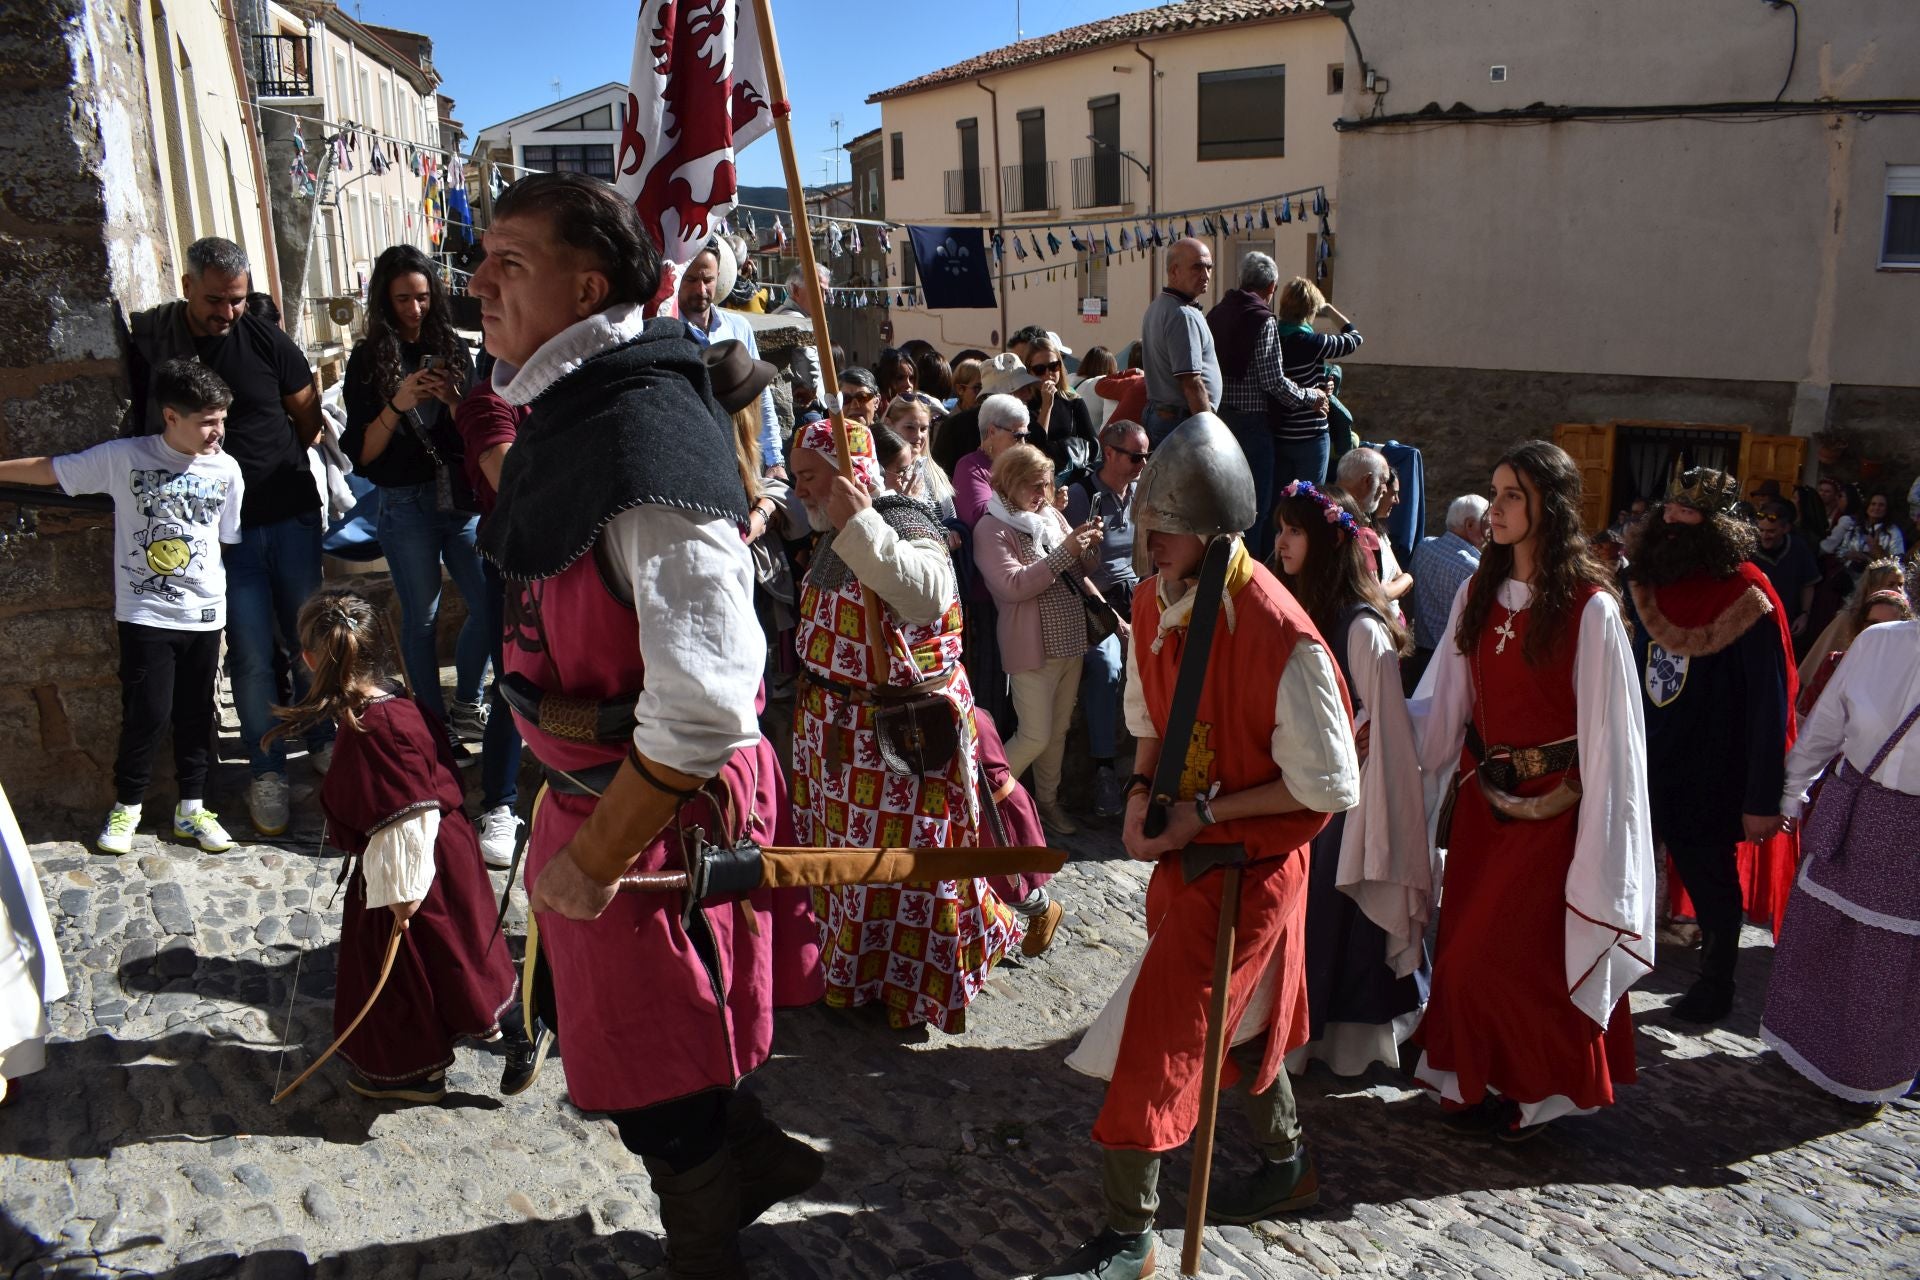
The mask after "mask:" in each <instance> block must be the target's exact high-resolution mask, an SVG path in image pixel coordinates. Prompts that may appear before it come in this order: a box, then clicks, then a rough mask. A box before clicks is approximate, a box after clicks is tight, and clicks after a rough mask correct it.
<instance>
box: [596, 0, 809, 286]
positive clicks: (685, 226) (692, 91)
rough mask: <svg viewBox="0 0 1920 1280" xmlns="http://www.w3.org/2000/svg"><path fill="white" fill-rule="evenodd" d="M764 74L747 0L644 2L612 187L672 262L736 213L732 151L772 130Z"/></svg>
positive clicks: (690, 254) (683, 257)
mask: <svg viewBox="0 0 1920 1280" xmlns="http://www.w3.org/2000/svg"><path fill="white" fill-rule="evenodd" d="M765 68H766V62H765V60H764V59H763V58H762V56H761V53H760V32H759V22H758V20H757V19H756V18H755V15H754V8H753V5H752V3H751V0H747V2H745V3H742V0H641V4H640V25H639V29H638V30H637V31H636V32H635V34H634V38H633V74H632V76H631V77H630V78H629V80H628V82H627V110H626V119H625V121H624V123H623V125H622V128H621V136H620V150H619V155H618V157H617V158H616V162H615V166H614V168H615V179H614V182H615V185H616V186H617V187H618V188H619V189H620V191H621V193H622V194H623V195H626V196H628V197H629V198H630V199H632V201H633V203H634V207H635V208H636V209H638V210H639V211H640V217H641V220H642V221H643V222H645V223H646V224H647V228H648V230H650V231H652V232H653V234H654V235H655V236H656V237H657V238H658V239H659V242H660V248H661V252H662V254H663V255H664V256H665V257H666V259H667V260H668V261H669V262H673V263H684V262H686V261H687V260H688V259H690V258H692V257H693V255H694V253H695V252H696V251H698V249H699V248H700V246H701V245H702V244H704V243H706V240H707V238H708V237H709V236H711V235H712V234H713V233H714V231H715V230H717V229H718V227H719V225H720V221H721V219H723V218H725V217H726V216H727V213H728V211H729V210H731V209H732V208H733V205H734V201H735V199H736V198H737V196H738V193H739V180H738V178H737V176H736V174H735V172H734V167H733V156H734V152H736V151H738V150H739V149H740V148H742V147H744V146H746V145H747V144H748V143H750V142H752V141H753V140H754V139H755V138H758V137H759V136H760V135H762V134H764V133H765V132H767V130H769V129H771V128H772V127H773V112H772V109H771V107H770V106H769V104H768V103H767V100H766V94H765V87H766V83H767V78H766V69H765Z"/></svg>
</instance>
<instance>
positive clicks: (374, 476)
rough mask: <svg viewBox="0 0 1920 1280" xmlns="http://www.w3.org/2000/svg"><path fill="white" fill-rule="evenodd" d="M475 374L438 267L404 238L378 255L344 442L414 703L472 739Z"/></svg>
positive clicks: (480, 584) (479, 639)
mask: <svg viewBox="0 0 1920 1280" xmlns="http://www.w3.org/2000/svg"><path fill="white" fill-rule="evenodd" d="M472 372H473V362H472V358H471V357H470V356H469V355H468V354H467V348H466V343H465V342H464V341H462V340H461V338H460V336H459V335H458V334H457V333H455V332H454V329H453V322H452V319H451V317H450V315H449V313H448V309H447V295H446V288H445V286H444V285H442V284H441V282H440V277H439V275H438V274H437V272H436V269H435V267H434V264H433V263H432V262H431V261H430V260H429V259H428V258H427V256H426V255H425V254H423V253H421V252H420V251H419V250H418V249H416V248H414V247H413V246H412V245H404V244H403V245H395V246H394V247H393V248H391V249H388V250H387V251H386V252H385V253H383V254H381V255H380V257H379V258H378V259H377V260H376V261H375V262H374V264H373V279H372V280H371V281H369V282H368V285H367V336H366V337H365V338H363V339H362V340H361V341H360V343H359V344H358V345H357V346H355V347H354V349H353V354H352V355H351V356H349V357H348V359H347V373H346V385H345V401H346V410H347V430H346V434H345V435H344V436H343V437H342V439H341V442H340V444H341V448H342V449H343V450H344V451H345V452H346V454H347V456H348V457H349V458H352V459H353V465H354V466H355V467H357V468H358V469H359V471H360V474H362V475H364V476H365V477H366V478H367V479H369V480H371V481H372V482H373V483H374V484H376V485H378V486H379V488H380V522H379V526H378V528H379V535H380V547H381V550H382V551H383V552H384V553H385V555H386V559H387V566H388V568H389V570H390V571H391V572H392V574H393V587H394V593H395V595H397V596H398V597H399V601H400V651H401V657H402V659H403V661H404V663H405V665H406V669H407V680H408V682H409V683H410V684H411V685H412V686H413V689H414V697H415V699H416V700H417V701H418V702H419V703H420V705H421V706H422V707H424V708H426V709H428V710H429V711H431V712H432V713H433V714H434V716H435V717H437V718H438V719H440V720H441V721H442V722H445V723H447V724H448V725H449V727H450V735H451V736H454V737H455V738H456V741H457V738H458V737H460V736H464V737H468V738H477V737H478V736H479V735H480V733H481V731H482V730H483V729H484V728H485V727H486V722H487V717H486V710H485V708H484V706H483V704H482V703H481V700H480V690H481V680H482V678H483V677H484V676H485V675H486V667H487V650H488V644H487V635H486V629H485V627H484V626H483V625H482V623H481V621H480V619H481V617H482V616H483V615H484V613H485V607H484V606H485V600H486V580H485V577H484V576H483V575H482V573H481V569H480V555H479V553H478V552H477V551H476V550H475V549H474V538H475V536H476V533H477V532H478V529H479V523H480V517H479V515H478V510H479V508H478V504H477V503H476V502H475V500H474V497H473V492H472V489H471V487H470V486H469V484H468V482H467V478H466V469H465V465H464V460H463V458H462V451H461V444H460V435H459V432H458V431H456V430H455V429H454V425H453V410H454V409H455V408H456V407H457V406H458V405H459V404H460V399H461V396H462V394H463V393H464V392H465V390H466V387H467V382H468V380H469V378H471V376H472ZM443 564H444V565H445V566H446V569H447V572H448V574H450V575H451V576H452V578H453V581H454V585H455V586H456V587H458V588H459V590H460V594H461V595H462V596H463V597H464V598H465V599H466V601H467V606H468V611H467V622H466V625H465V626H464V627H462V628H461V630H460V638H459V641H458V644H457V646H456V648H455V651H454V678H455V687H454V705H453V712H452V715H451V716H449V715H448V712H447V704H446V698H445V696H444V695H443V694H442V692H441V689H440V664H439V659H438V657H437V656H436V654H435V651H434V636H435V632H436V629H437V627H438V624H439V621H440V568H441V566H442V565H443ZM460 754H461V752H460V751H459V750H458V749H456V751H455V755H456V756H458V755H460Z"/></svg>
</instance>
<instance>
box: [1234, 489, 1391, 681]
mask: <svg viewBox="0 0 1920 1280" xmlns="http://www.w3.org/2000/svg"><path fill="white" fill-rule="evenodd" d="M1326 496H1327V497H1328V498H1330V499H1332V500H1333V502H1335V503H1336V504H1338V505H1339V506H1340V508H1341V509H1342V510H1344V511H1345V512H1346V513H1347V514H1348V515H1350V516H1352V517H1353V518H1354V519H1355V520H1358V519H1359V518H1360V506H1359V504H1358V503H1356V502H1354V500H1353V499H1352V497H1350V496H1349V495H1347V494H1344V493H1340V494H1327V495H1326ZM1273 519H1274V525H1275V527H1276V528H1278V527H1279V526H1281V525H1287V526H1291V527H1292V528H1295V529H1300V530H1302V531H1304V532H1305V533H1306V535H1307V559H1306V562H1305V563H1304V564H1302V565H1301V566H1300V572H1299V573H1297V574H1290V573H1288V572H1287V571H1286V570H1284V569H1282V568H1281V567H1280V551H1279V548H1278V547H1275V548H1274V552H1273V558H1272V559H1271V560H1270V561H1269V562H1268V567H1269V568H1271V569H1272V570H1273V573H1274V576H1275V577H1277V578H1279V579H1280V581H1281V583H1282V584H1284V585H1285V586H1286V588H1287V590H1289V591H1291V592H1293V597H1294V599H1296V600H1298V601H1299V602H1300V607H1301V608H1302V609H1305V610H1306V611H1307V616H1308V617H1309V618H1312V619H1313V625H1314V626H1316V627H1318V628H1319V629H1320V634H1321V636H1322V637H1323V638H1325V640H1326V641H1327V643H1328V644H1338V645H1341V646H1343V647H1344V645H1345V644H1346V637H1344V636H1336V635H1334V634H1333V631H1334V628H1335V627H1336V626H1337V625H1338V623H1339V621H1340V615H1341V613H1343V612H1345V610H1346V609H1347V607H1348V606H1349V605H1353V604H1364V605H1366V606H1367V607H1369V608H1370V609H1372V610H1373V611H1374V613H1376V614H1378V615H1379V618H1380V621H1381V623H1382V625H1384V626H1385V627H1386V629H1387V636H1388V638H1389V639H1390V640H1391V641H1392V643H1393V648H1394V651H1395V652H1396V653H1398V654H1399V655H1400V656H1401V657H1403V658H1404V657H1406V656H1407V655H1408V654H1410V653H1412V652H1413V637H1412V636H1410V635H1408V634H1407V629H1406V628H1405V627H1403V626H1401V625H1400V624H1399V623H1397V622H1395V621H1394V620H1393V609H1392V606H1390V605H1389V604H1388V603H1387V593H1386V591H1385V590H1384V589H1383V588H1382V587H1381V585H1380V579H1379V577H1378V576H1377V575H1376V574H1375V573H1374V571H1373V566H1372V564H1371V563H1369V561H1368V557H1367V550H1366V548H1365V547H1363V546H1361V545H1360V540H1359V539H1358V538H1355V537H1353V536H1352V535H1351V534H1349V533H1347V531H1346V530H1345V529H1344V528H1343V527H1342V526H1341V525H1340V524H1338V523H1335V522H1332V521H1329V520H1328V519H1327V509H1326V508H1325V507H1323V506H1321V505H1320V504H1319V503H1318V502H1316V501H1314V500H1313V499H1312V498H1311V497H1308V496H1307V495H1306V494H1304V493H1302V494H1298V495H1296V496H1294V497H1291V498H1289V497H1286V496H1284V495H1283V496H1282V497H1281V498H1280V500H1279V502H1277V503H1275V504H1274V510H1273Z"/></svg>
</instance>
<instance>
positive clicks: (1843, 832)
mask: <svg viewBox="0 0 1920 1280" xmlns="http://www.w3.org/2000/svg"><path fill="white" fill-rule="evenodd" d="M1917 721H1920V622H1890V623H1883V624H1881V625H1879V626H1875V627H1869V628H1868V629H1867V630H1865V631H1863V632H1862V633H1861V634H1860V637H1859V639H1857V640H1855V641H1854V643H1853V647H1852V648H1851V649H1849V650H1848V652H1847V656H1846V657H1845V658H1844V659H1843V660H1842V661H1841V663H1840V666H1839V667H1838V669H1837V670H1835V672H1834V675H1833V680H1832V682H1831V683H1830V684H1829V685H1828V686H1827V689H1826V692H1825V693H1824V694H1823V695H1822V696H1821V698H1820V702H1819V704H1818V705H1817V706H1816V707H1815V708H1814V712H1813V715H1812V716H1811V717H1809V718H1808V720H1807V721H1806V723H1805V724H1803V725H1802V726H1801V729H1800V738H1799V741H1798V742H1796V743H1795V744H1794V748H1793V751H1792V752H1791V753H1790V754H1789V755H1788V757H1787V782H1786V790H1785V795H1784V796H1783V798H1782V801H1781V812H1782V813H1785V814H1787V815H1788V816H1789V817H1797V816H1798V814H1799V811H1800V807H1801V804H1802V803H1803V801H1804V799H1805V796H1806V791H1807V786H1808V784H1809V783H1810V782H1812V780H1813V779H1814V778H1815V777H1816V776H1817V775H1819V774H1821V773H1822V772H1823V771H1824V773H1825V777H1826V780H1825V782H1824V783H1823V784H1822V786H1821V788H1820V796H1819V800H1818V802H1817V803H1816V804H1815V805H1814V806H1813V809H1812V811H1811V813H1809V815H1808V816H1807V819H1806V823H1805V830H1804V833H1803V835H1802V838H1801V847H1802V850H1803V853H1804V861H1803V862H1802V864H1801V870H1800V877H1799V880H1798V881H1797V882H1796V883H1795V885H1794V889H1793V897H1792V899H1791V901H1789V903H1788V904H1787V917H1786V921H1785V923H1784V924H1783V925H1782V927H1781V931H1780V942H1779V945H1778V948H1777V949H1776V950H1775V952H1774V961H1773V984H1772V987H1771V988H1770V989H1769V990H1768V992H1767V1012H1766V1017H1765V1018H1764V1020H1763V1022H1762V1024H1761V1030H1760V1035H1761V1038H1762V1039H1764V1040H1765V1041H1766V1042H1767V1044H1768V1045H1769V1046H1771V1047H1772V1048H1773V1049H1774V1051H1775V1052H1777V1053H1778V1054H1779V1055H1780V1056H1781V1057H1782V1058H1784V1059H1785V1060H1786V1062H1787V1063H1788V1065H1790V1066H1792V1067H1793V1068H1794V1070H1796V1071H1798V1072H1799V1073H1800V1074H1801V1075H1803V1076H1805V1077H1807V1079H1809V1080H1811V1081H1813V1082H1814V1083H1815V1084H1817V1085H1819V1086H1820V1087H1821V1088H1822V1089H1825V1090H1826V1091H1827V1092H1828V1093H1831V1094H1834V1095H1836V1096H1838V1097H1840V1098H1844V1099H1846V1100H1847V1101H1849V1102H1855V1103H1861V1104H1864V1105H1867V1106H1878V1105H1880V1104H1883V1103H1886V1102H1890V1101H1892V1100H1894V1099H1896V1098H1900V1097H1904V1096H1905V1095H1906V1094H1907V1093H1909V1092H1911V1091H1912V1089H1913V1087H1914V1083H1915V1076H1916V1075H1920V874H1916V871H1920V863H1917V862H1916V854H1915V845H1914V837H1913V833H1914V831H1915V830H1916V829H1920V730H1916V729H1915V724H1916V722H1917ZM1836 756H1837V757H1838V759H1836ZM1829 762H1831V767H1829Z"/></svg>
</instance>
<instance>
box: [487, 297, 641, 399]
mask: <svg viewBox="0 0 1920 1280" xmlns="http://www.w3.org/2000/svg"><path fill="white" fill-rule="evenodd" d="M646 327H647V321H646V317H645V316H643V315H641V314H640V306H639V304H637V303H632V302H623V303H620V304H618V305H616V306H611V307H608V308H607V309H606V310H605V311H601V312H598V313H597V314H594V315H590V316H588V317H587V318H586V319H585V320H580V321H576V322H575V323H573V324H570V325H568V326H567V327H566V328H564V329H562V330H561V331H560V332H559V333H556V334H554V335H553V336H552V337H551V338H548V339H547V340H546V341H545V342H544V343H542V344H541V346H540V349H539V350H538V351H536V352H534V353H533V355H532V356H531V357H530V358H529V359H528V360H527V362H526V363H525V364H524V365H521V366H520V367H519V368H517V369H516V368H514V367H513V366H512V365H510V364H508V363H507V362H506V361H504V360H501V361H499V362H497V363H496V364H495V365H494V366H493V389H494V390H495V391H497V392H499V393H500V398H501V399H502V400H505V401H506V402H507V403H508V404H511V405H527V404H532V403H533V401H534V400H535V398H536V397H538V396H539V394H540V393H541V392H542V391H545V390H546V389H547V388H548V387H550V386H552V385H553V384H554V383H556V382H558V381H560V379H562V378H564V377H566V376H567V375H568V374H570V373H572V372H573V371H574V370H575V369H578V368H579V367H580V366H581V365H583V364H585V363H586V362H587V361H589V360H591V359H593V357H595V356H597V355H603V354H605V353H606V352H609V351H611V350H613V349H614V348H615V347H618V346H624V345H625V344H627V343H629V342H631V341H633V340H634V339H635V338H637V337H639V336H640V331H641V330H642V329H644V328H646Z"/></svg>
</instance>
